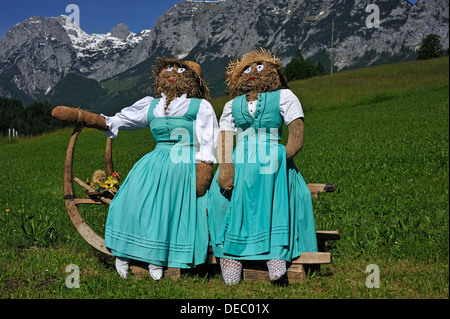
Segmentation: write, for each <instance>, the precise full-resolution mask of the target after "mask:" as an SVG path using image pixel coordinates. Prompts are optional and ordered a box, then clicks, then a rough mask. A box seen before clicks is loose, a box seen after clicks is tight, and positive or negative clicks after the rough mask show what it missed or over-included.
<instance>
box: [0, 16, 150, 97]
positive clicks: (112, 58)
mask: <svg viewBox="0 0 450 319" xmlns="http://www.w3.org/2000/svg"><path fill="white" fill-rule="evenodd" d="M150 33H151V32H150V31H143V32H141V33H139V34H133V33H131V32H130V31H129V29H128V27H127V26H125V25H124V24H119V25H118V26H116V27H115V28H113V29H112V30H111V32H109V33H107V34H92V35H89V34H87V33H86V32H84V31H83V30H81V29H80V28H79V27H78V25H76V24H75V23H74V22H73V21H72V20H70V19H68V18H67V17H66V16H64V15H62V16H60V17H57V18H42V17H31V18H30V19H28V20H26V21H22V22H20V23H18V24H16V25H15V26H14V27H13V28H11V29H10V30H8V32H7V33H6V34H5V35H4V37H3V38H2V41H1V42H0V95H2V96H6V97H14V96H15V95H17V94H19V93H21V95H27V96H29V97H31V98H32V99H39V98H43V97H44V96H45V95H46V94H47V93H49V91H50V90H51V89H52V88H53V87H54V86H55V85H56V84H57V83H58V82H59V81H60V80H62V79H63V78H64V77H65V76H66V75H67V74H70V73H75V74H78V75H82V76H83V77H86V78H89V79H95V80H103V79H107V78H109V77H112V76H114V75H116V74H118V73H121V72H123V71H125V70H127V69H129V68H130V67H133V66H135V65H136V64H138V63H140V62H142V61H143V60H145V59H146V58H147V55H144V56H143V57H142V58H141V60H139V55H136V54H133V52H135V51H134V49H135V48H136V46H137V45H138V44H139V43H140V42H142V40H143V39H144V38H146V37H148V36H149V34H150Z"/></svg>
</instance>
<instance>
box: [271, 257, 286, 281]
mask: <svg viewBox="0 0 450 319" xmlns="http://www.w3.org/2000/svg"><path fill="white" fill-rule="evenodd" d="M266 265H267V268H268V269H269V278H270V280H271V281H274V280H278V279H280V278H281V277H283V276H284V275H285V274H286V261H285V260H281V259H271V260H268V261H267V263H266Z"/></svg>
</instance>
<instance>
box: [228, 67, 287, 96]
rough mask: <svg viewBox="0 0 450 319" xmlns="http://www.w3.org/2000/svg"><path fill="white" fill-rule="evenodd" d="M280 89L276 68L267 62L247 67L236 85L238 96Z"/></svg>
mask: <svg viewBox="0 0 450 319" xmlns="http://www.w3.org/2000/svg"><path fill="white" fill-rule="evenodd" d="M280 88H281V81H280V77H279V76H278V72H277V70H276V68H275V67H273V66H272V65H271V64H270V63H266V62H254V63H252V64H250V65H248V66H247V67H245V69H244V71H243V72H242V74H241V76H240V77H239V79H238V81H237V85H236V89H237V91H238V92H239V94H238V95H243V94H249V93H250V94H255V93H256V94H257V93H264V92H272V91H276V90H279V89H280Z"/></svg>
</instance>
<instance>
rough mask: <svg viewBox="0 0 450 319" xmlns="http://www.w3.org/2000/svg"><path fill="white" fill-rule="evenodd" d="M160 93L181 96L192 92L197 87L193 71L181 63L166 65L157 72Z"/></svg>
mask: <svg viewBox="0 0 450 319" xmlns="http://www.w3.org/2000/svg"><path fill="white" fill-rule="evenodd" d="M159 86H160V89H161V93H164V94H166V95H174V94H175V95H176V96H181V95H183V94H188V95H190V94H192V92H197V90H198V89H199V83H198V80H197V79H196V77H195V75H194V72H193V71H192V70H190V69H188V68H185V67H183V66H182V65H168V66H166V67H165V68H163V69H162V71H161V72H160V73H159Z"/></svg>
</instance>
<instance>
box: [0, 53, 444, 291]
mask: <svg viewBox="0 0 450 319" xmlns="http://www.w3.org/2000/svg"><path fill="white" fill-rule="evenodd" d="M448 61H449V60H448V58H443V59H436V60H429V61H421V62H408V63H401V64H396V65H387V66H380V67H375V68H370V69H361V70H356V71H349V72H342V73H340V74H335V75H334V76H332V77H330V76H324V77H317V78H313V79H310V80H307V81H298V82H293V83H291V89H292V90H293V91H294V92H295V93H296V94H297V95H298V96H299V98H300V100H301V101H302V104H303V107H304V110H305V113H306V122H305V125H306V129H305V146H304V149H303V150H302V152H301V153H300V154H299V155H298V156H297V157H296V159H295V161H296V164H297V166H298V168H299V170H300V171H301V172H302V174H303V176H304V178H305V180H306V181H307V182H311V183H316V182H326V183H335V184H336V186H337V191H336V192H335V193H334V194H326V195H324V196H322V197H320V198H318V199H315V200H314V202H313V204H314V208H315V216H316V224H317V228H318V229H327V230H339V231H340V232H341V235H342V239H341V240H340V241H338V242H336V243H334V244H331V245H330V247H329V248H330V249H331V251H332V252H333V256H334V257H335V259H334V262H333V264H332V265H329V266H325V267H322V271H321V272H320V273H318V274H315V275H314V276H313V277H310V278H308V281H307V283H306V284H305V285H298V284H294V285H291V286H289V287H284V288H280V287H274V286H272V285H270V284H264V283H259V284H258V283H245V282H244V283H241V284H240V285H238V286H237V287H230V288H227V287H225V285H224V284H223V282H222V280H221V278H220V276H216V277H214V278H213V279H211V280H206V279H203V278H190V277H187V278H183V279H182V280H181V281H178V282H173V281H172V280H170V279H164V280H163V281H161V282H160V283H156V284H155V283H153V282H152V281H151V280H149V278H147V277H144V278H130V280H126V281H124V280H120V279H119V278H118V276H117V275H116V273H115V270H114V268H113V265H112V263H111V261H110V260H107V259H105V258H103V256H101V255H100V254H98V253H96V252H95V251H93V249H92V248H91V247H89V246H88V245H87V244H86V243H85V242H84V241H83V240H82V239H81V238H80V236H78V234H77V233H76V231H75V230H74V229H73V227H72V226H71V224H70V221H69V219H68V218H67V215H66V212H65V208H64V204H63V201H62V195H61V194H62V169H63V166H62V163H63V161H64V155H65V150H66V147H67V142H68V139H69V136H70V130H65V131H59V132H56V133H53V134H49V135H47V136H45V137H43V138H38V139H34V140H26V141H21V142H19V143H16V144H10V145H0V174H1V177H0V190H1V191H0V297H2V298H7V297H13V298H29V297H34V298H42V297H44V298H60V297H61V298H97V297H99V298H110V297H125V298H448V296H449V295H448V256H449V247H448V245H449V244H448V239H449V234H448V230H449V204H448V199H449V196H448V190H449V179H448V176H449V172H448V170H449V153H448V151H449V140H448V134H449V133H448V129H449V96H448V95H449V93H448V89H449V85H448V82H449V81H448V79H449V77H448V72H449V65H448ZM226 100H227V98H218V99H215V100H214V102H213V105H214V107H215V109H216V112H217V115H220V114H221V109H222V107H223V104H224V102H226ZM149 135H150V134H149V132H148V131H147V130H140V131H137V132H121V134H120V136H119V138H118V139H117V140H115V141H114V161H115V163H116V167H115V168H116V169H117V170H119V171H120V172H122V173H124V174H123V175H126V173H127V172H128V171H129V169H131V167H132V165H133V164H134V163H135V162H136V161H137V160H138V159H139V158H140V157H141V156H143V155H144V154H145V153H147V152H148V151H150V150H151V149H152V148H153V147H154V141H153V139H152V138H151V137H150V136H149ZM285 139H286V136H284V140H285ZM104 142H105V138H104V136H103V135H102V133H101V132H97V131H93V130H85V131H83V133H82V134H81V136H80V138H79V142H78V143H77V149H76V153H75V163H76V164H75V167H74V171H75V176H78V177H80V178H82V179H85V178H86V177H89V176H90V174H92V172H93V171H94V170H95V169H97V168H101V167H103V165H104V163H103V154H104ZM78 191H79V193H80V195H81V193H82V192H81V191H80V190H79V189H78ZM82 213H83V216H84V217H85V219H86V220H87V222H88V223H89V224H90V225H91V227H92V228H94V230H96V231H97V232H98V233H100V234H102V232H103V227H104V222H105V218H106V214H107V208H106V207H103V206H100V207H91V206H83V209H82ZM71 263H74V264H77V265H78V266H79V267H80V271H81V276H82V277H81V287H80V289H68V288H66V287H65V284H64V283H65V278H66V276H67V274H66V273H65V271H64V270H65V267H66V266H67V265H68V264H71ZM369 264H377V265H378V266H379V267H380V271H381V279H380V280H381V288H380V289H368V288H366V286H365V279H366V277H367V275H368V274H366V273H365V272H364V271H365V268H366V266H367V265H369Z"/></svg>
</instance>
